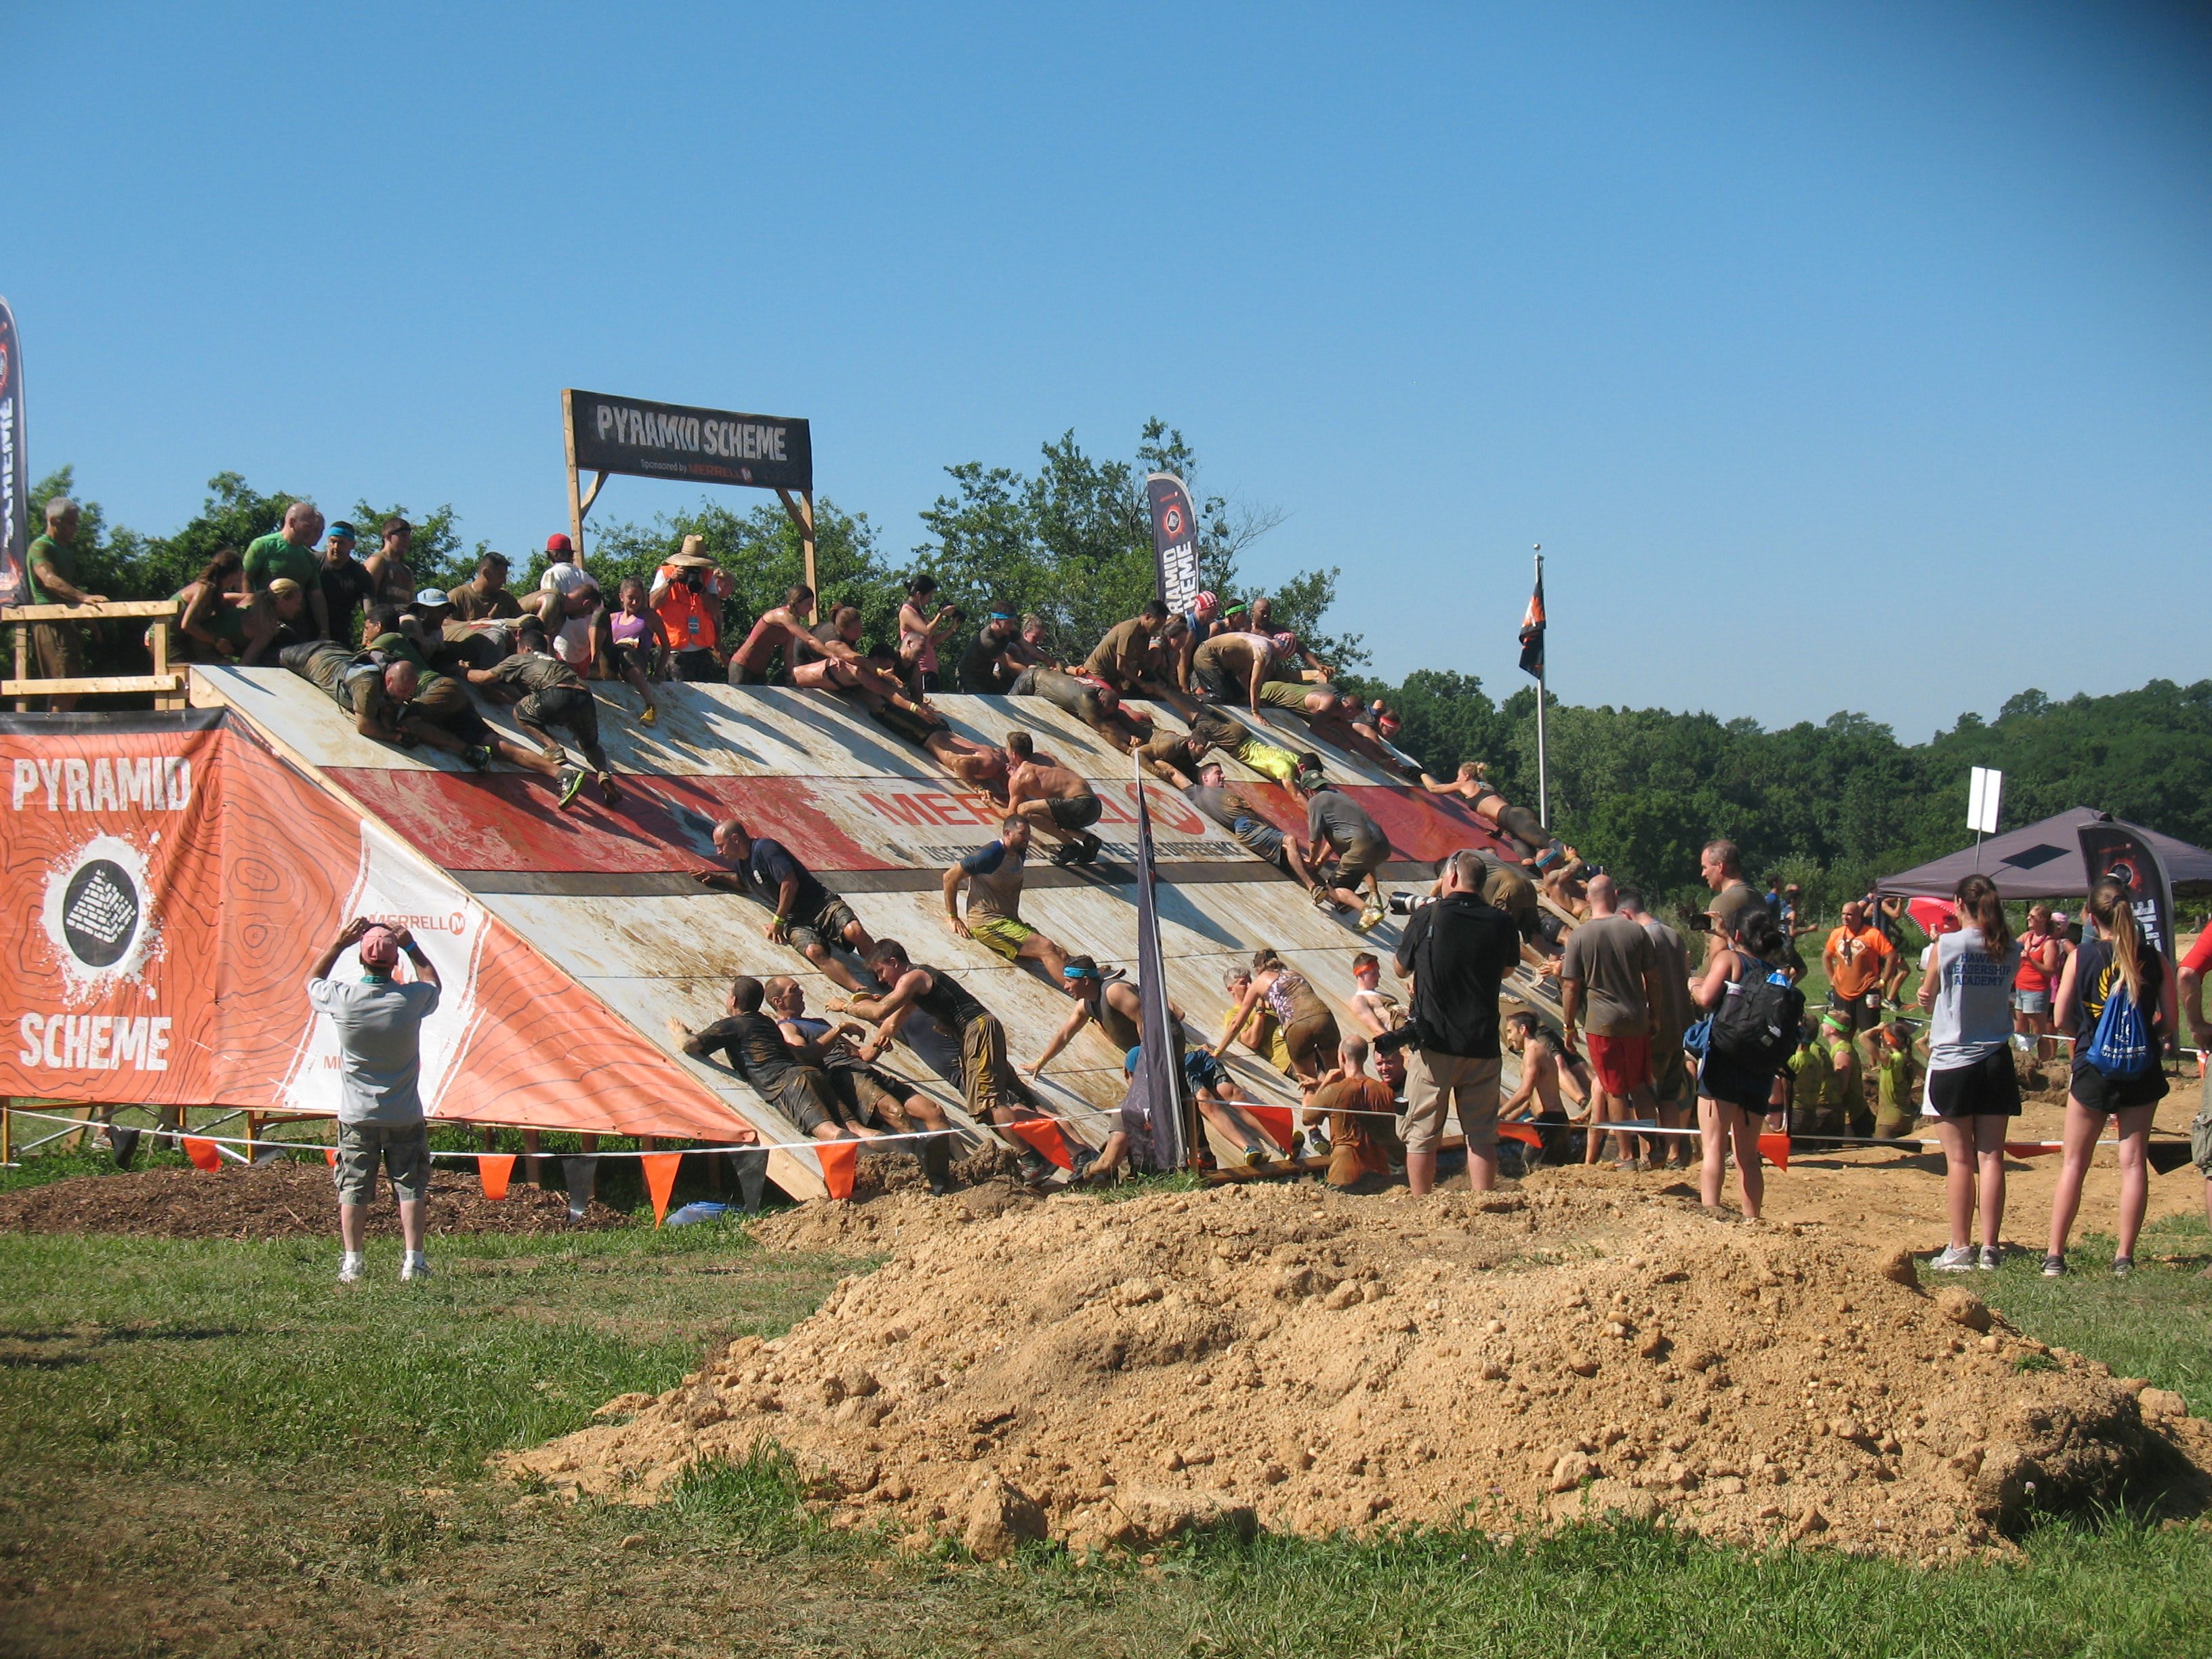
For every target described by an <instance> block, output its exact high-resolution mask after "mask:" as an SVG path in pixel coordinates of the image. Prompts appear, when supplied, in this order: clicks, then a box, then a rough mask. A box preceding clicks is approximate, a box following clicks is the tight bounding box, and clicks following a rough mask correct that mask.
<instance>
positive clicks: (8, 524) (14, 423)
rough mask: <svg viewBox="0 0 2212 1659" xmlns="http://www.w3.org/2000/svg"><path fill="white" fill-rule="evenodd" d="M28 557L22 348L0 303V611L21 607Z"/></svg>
mask: <svg viewBox="0 0 2212 1659" xmlns="http://www.w3.org/2000/svg"><path fill="white" fill-rule="evenodd" d="M30 556H31V470H30V461H29V451H28V450H27V448H26V447H25V446H24V442H23V343H22V342H21V340H20V339H19V338H17V337H16V334H15V313H14V312H12V311H10V310H9V308H8V302H7V301H5V300H0V605H21V604H22V602H23V599H24V594H25V592H26V591H27V582H26V580H25V574H24V573H25V570H26V569H27V566H28V562H29V560H30Z"/></svg>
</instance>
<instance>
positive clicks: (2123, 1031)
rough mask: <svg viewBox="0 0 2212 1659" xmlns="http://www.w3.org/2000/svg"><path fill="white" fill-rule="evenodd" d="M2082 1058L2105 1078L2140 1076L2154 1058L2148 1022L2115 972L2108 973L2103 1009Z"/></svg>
mask: <svg viewBox="0 0 2212 1659" xmlns="http://www.w3.org/2000/svg"><path fill="white" fill-rule="evenodd" d="M2082 1058H2084V1059H2085V1060H2087V1061H2088V1062H2089V1064H2090V1065H2092V1066H2095V1067H2096V1068H2097V1070H2098V1071H2100V1072H2101V1073H2104V1075H2105V1076H2106V1077H2109V1078H2130V1077H2141V1076H2142V1074H2143V1073H2145V1072H2148V1070H2150V1068H2151V1066H2152V1064H2153V1062H2154V1059H2155V1058H2156V1056H2155V1055H2154V1052H2153V1050H2152V1048H2151V1040H2150V1025H2149V1023H2148V1021H2146V1020H2145V1019H2144V1018H2143V1017H2142V1009H2140V1008H2138V1007H2136V1000H2135V999H2134V998H2133V997H2131V996H2130V995H2129V994H2128V983H2127V981H2125V980H2124V979H2122V978H2121V977H2120V976H2119V975H2118V974H2115V975H2113V976H2112V991H2111V992H2110V994H2108V995H2106V998H2105V1011H2104V1012H2102V1013H2100V1014H2099V1015H2098V1016H2097V1029H2096V1030H2095V1031H2093V1033H2091V1034H2090V1037H2089V1047H2088V1048H2087V1050H2086V1051H2085V1052H2084V1054H2083V1055H2082Z"/></svg>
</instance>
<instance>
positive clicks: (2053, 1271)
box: [2043, 1255, 2066, 1279]
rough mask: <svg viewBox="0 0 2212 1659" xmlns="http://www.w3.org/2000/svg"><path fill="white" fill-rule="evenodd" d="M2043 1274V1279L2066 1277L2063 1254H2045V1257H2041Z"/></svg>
mask: <svg viewBox="0 0 2212 1659" xmlns="http://www.w3.org/2000/svg"><path fill="white" fill-rule="evenodd" d="M2043 1276H2044V1277H2045V1279H2063V1278H2065V1277H2066V1258H2065V1257H2064V1256H2063V1255H2046V1256H2045V1257H2044V1258H2043Z"/></svg>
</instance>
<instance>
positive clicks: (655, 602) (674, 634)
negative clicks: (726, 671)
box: [649, 536, 732, 680]
mask: <svg viewBox="0 0 2212 1659" xmlns="http://www.w3.org/2000/svg"><path fill="white" fill-rule="evenodd" d="M700 547H701V541H700V538H698V537H696V536H686V537H685V538H684V550H683V551H682V552H680V553H678V555H677V556H675V557H674V558H672V559H671V560H670V561H669V562H667V563H666V564H664V565H662V566H661V567H660V568H659V569H658V570H656V571H654V572H653V590H652V598H651V599H650V600H649V603H650V604H651V605H652V606H653V611H654V612H655V613H656V614H657V615H659V617H660V621H661V624H662V625H663V626H664V627H665V628H666V629H668V643H669V645H670V646H671V647H672V648H673V663H674V667H675V671H676V678H678V679H679V680H718V679H720V678H722V653H721V649H720V647H721V643H722V600H723V599H724V598H725V596H726V595H727V594H728V593H729V592H731V591H732V586H731V582H730V579H729V577H728V576H727V575H726V574H725V573H724V572H723V571H722V569H721V568H720V567H719V566H718V565H716V564H715V562H714V561H713V560H712V559H710V558H708V556H706V555H705V554H704V553H702V551H700Z"/></svg>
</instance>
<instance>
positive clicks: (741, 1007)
mask: <svg viewBox="0 0 2212 1659" xmlns="http://www.w3.org/2000/svg"><path fill="white" fill-rule="evenodd" d="M767 997H768V992H767V988H766V987H764V986H763V985H762V984H761V982H760V981H758V980H757V979H755V978H753V977H752V976H751V975H750V974H739V975H738V976H737V977H736V978H735V979H733V980H732V981H730V994H729V996H728V997H727V999H726V1000H725V1001H724V1003H723V1011H724V1012H723V1017H722V1018H720V1019H718V1020H715V1021H714V1022H713V1023H712V1024H708V1025H704V1026H702V1027H701V1028H700V1029H699V1030H696V1031H694V1030H691V1029H690V1027H688V1026H687V1025H685V1024H684V1022H683V1021H682V1020H680V1019H677V1018H672V1017H671V1018H670V1020H669V1022H668V1029H669V1031H670V1032H671V1034H672V1035H673V1036H675V1038H676V1040H677V1042H678V1044H679V1045H681V1047H682V1048H683V1050H684V1053H685V1054H689V1055H690V1056H691V1058H692V1059H694V1060H707V1059H710V1058H711V1057H712V1056H713V1055H714V1052H715V1051H716V1050H717V1049H720V1051H721V1053H722V1055H723V1058H724V1059H725V1060H727V1061H728V1063H729V1066H730V1069H731V1070H732V1071H733V1072H735V1073H737V1074H738V1077H739V1078H740V1079H743V1080H744V1083H745V1084H746V1085H747V1086H749V1087H750V1089H751V1090H752V1091H753V1092H754V1093H755V1094H757V1095H758V1096H759V1097H761V1098H762V1099H763V1101H765V1102H767V1103H768V1104H769V1105H770V1106H773V1107H774V1108H775V1109H776V1110H777V1111H779V1112H781V1113H782V1114H783V1115H784V1116H785V1117H787V1118H788V1119H790V1120H791V1122H792V1125H793V1127H795V1128H797V1129H798V1131H799V1133H801V1134H803V1135H805V1136H806V1137H807V1138H808V1139H811V1140H855V1139H859V1140H872V1139H875V1138H876V1135H877V1133H878V1131H876V1130H874V1129H872V1128H870V1127H868V1126H867V1125H866V1123H865V1122H863V1121H861V1120H862V1118H863V1117H864V1116H865V1114H862V1113H858V1112H854V1111H852V1110H850V1109H848V1108H847V1106H846V1105H845V1103H843V1102H842V1101H841V1100H840V1099H838V1097H837V1091H836V1090H835V1089H834V1088H832V1087H831V1086H830V1083H829V1075H828V1073H825V1072H823V1069H822V1068H821V1067H820V1066H813V1065H809V1064H807V1063H806V1062H805V1060H804V1059H803V1057H802V1056H801V1055H799V1054H798V1053H796V1052H795V1051H794V1050H793V1048H792V1047H791V1045H790V1044H789V1043H787V1042H785V1041H784V1040H783V1032H782V1030H781V1029H780V1028H779V1027H778V1026H777V1024H776V1022H775V1020H774V1019H772V1018H769V1016H768V1015H766V1014H763V1012H761V1005H762V1004H763V1002H765V1001H766V1000H767Z"/></svg>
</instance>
